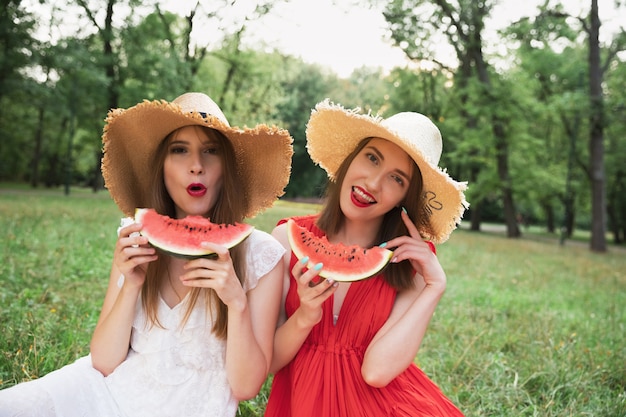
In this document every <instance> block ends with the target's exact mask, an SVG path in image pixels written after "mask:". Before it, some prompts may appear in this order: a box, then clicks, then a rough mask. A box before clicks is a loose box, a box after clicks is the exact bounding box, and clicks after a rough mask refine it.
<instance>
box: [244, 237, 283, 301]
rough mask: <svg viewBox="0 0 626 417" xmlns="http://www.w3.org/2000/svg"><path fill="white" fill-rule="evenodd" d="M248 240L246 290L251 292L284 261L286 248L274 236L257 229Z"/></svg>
mask: <svg viewBox="0 0 626 417" xmlns="http://www.w3.org/2000/svg"><path fill="white" fill-rule="evenodd" d="M247 240H248V251H247V255H246V259H247V262H246V281H245V283H244V290H246V291H249V290H251V289H253V288H254V287H256V286H257V284H258V282H259V280H260V279H261V278H262V277H263V276H264V275H266V274H267V273H268V272H270V271H271V270H272V269H273V268H274V267H275V266H276V264H277V263H278V262H280V261H281V260H282V257H283V255H284V254H285V248H284V247H283V245H281V244H280V243H279V242H278V241H277V240H276V239H274V237H273V236H272V235H270V234H269V233H266V232H264V231H261V230H258V229H255V230H254V231H253V232H252V234H251V235H250V236H249V237H248V239H247Z"/></svg>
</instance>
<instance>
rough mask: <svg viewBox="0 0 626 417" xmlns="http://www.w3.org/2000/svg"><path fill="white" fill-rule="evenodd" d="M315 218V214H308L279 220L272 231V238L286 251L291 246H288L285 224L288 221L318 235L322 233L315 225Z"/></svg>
mask: <svg viewBox="0 0 626 417" xmlns="http://www.w3.org/2000/svg"><path fill="white" fill-rule="evenodd" d="M317 217H318V215H317V214H309V215H306V216H294V217H287V218H284V219H280V220H279V221H278V223H277V224H276V227H275V228H274V230H273V231H272V236H274V237H275V238H276V239H277V240H278V241H279V242H280V243H281V244H282V245H283V246H284V247H285V248H286V249H289V248H290V247H291V245H290V244H289V238H288V236H287V222H288V221H289V220H293V221H295V223H296V224H297V225H298V226H300V227H303V228H305V229H306V230H309V231H312V232H313V233H315V234H316V235H320V234H322V232H321V231H320V230H319V229H318V228H317V226H316V225H315V222H316V221H317Z"/></svg>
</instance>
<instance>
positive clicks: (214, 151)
mask: <svg viewBox="0 0 626 417" xmlns="http://www.w3.org/2000/svg"><path fill="white" fill-rule="evenodd" d="M203 152H204V153H206V154H209V155H217V154H219V152H220V149H219V147H218V146H217V145H211V146H207V147H206V148H204V151H203Z"/></svg>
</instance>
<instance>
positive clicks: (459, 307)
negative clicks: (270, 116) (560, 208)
mask: <svg viewBox="0 0 626 417" xmlns="http://www.w3.org/2000/svg"><path fill="white" fill-rule="evenodd" d="M317 209H318V206H316V205H310V204H295V203H287V202H278V203H277V204H276V205H275V206H274V207H273V208H272V209H270V210H268V211H267V212H265V213H263V214H261V215H259V216H258V217H256V218H255V219H253V220H252V221H251V222H252V223H253V224H254V225H255V226H256V227H258V228H259V229H261V230H265V231H268V232H269V231H271V229H272V228H273V227H274V225H275V224H276V221H278V220H279V219H280V218H283V217H287V216H290V215H302V214H308V213H312V212H315V211H316V210H317ZM119 218H120V213H119V211H118V209H117V207H116V206H115V205H114V204H113V203H112V201H111V200H110V199H109V197H108V195H107V194H106V193H105V192H100V193H98V194H93V193H91V192H90V191H88V190H72V193H71V194H70V196H64V195H63V192H62V190H54V191H48V190H47V191H45V192H40V191H39V192H31V191H25V190H23V189H19V188H17V189H16V188H12V189H5V188H0V228H1V230H2V231H3V239H2V241H1V243H0V279H1V282H2V286H0V323H1V326H2V335H3V336H2V338H0V352H1V355H0V388H4V387H8V386H11V385H13V384H15V383H18V382H21V381H26V380H30V379H33V378H37V377H40V376H42V375H45V374H46V373H48V372H50V371H52V370H54V369H57V368H59V367H60V366H62V365H65V364H67V363H69V362H72V361H73V360H75V359H76V358H78V357H80V356H83V355H85V354H87V353H88V348H89V339H90V337H91V332H92V331H93V327H94V326H95V322H96V320H97V317H98V313H99V309H100V304H101V302H102V299H103V296H104V292H105V289H106V284H107V280H108V274H109V268H110V262H111V254H112V249H113V245H114V242H115V231H116V227H117V225H118V223H119ZM438 256H439V258H440V260H441V262H442V264H443V265H444V268H445V269H446V272H447V275H448V290H447V292H446V294H445V296H444V298H443V299H442V301H441V303H440V305H439V307H438V309H437V312H436V314H435V317H434V318H433V321H432V323H431V327H430V329H429V332H428V333H427V335H426V338H425V340H424V343H423V346H422V349H421V350H420V352H419V355H418V357H417V358H416V361H417V362H418V364H419V365H420V366H421V367H422V369H423V370H424V371H425V372H426V373H427V374H428V375H429V376H430V377H431V378H432V379H433V380H434V381H435V382H437V384H438V385H440V386H441V388H442V389H443V391H444V392H445V393H446V394H447V395H448V396H449V397H450V398H451V399H452V400H453V401H454V402H455V403H456V404H458V405H459V407H460V408H461V409H462V410H463V411H464V412H465V413H466V415H468V416H554V417H556V416H606V417H609V416H610V417H613V416H624V415H626V394H625V392H626V366H625V359H626V337H625V334H626V329H625V327H626V310H625V309H624V307H623V306H624V305H626V273H625V272H624V271H626V252H625V251H624V250H623V249H622V250H620V249H618V248H611V250H610V252H609V253H608V254H604V255H598V254H593V253H591V252H590V251H589V250H588V248H587V247H586V245H574V244H572V245H565V246H559V245H558V239H551V240H550V239H548V240H546V239H544V238H542V239H521V240H511V239H506V238H504V237H502V236H500V235H494V234H486V233H472V232H469V231H466V230H460V231H457V232H455V233H454V234H453V235H452V237H451V239H450V240H449V241H448V242H446V243H445V244H443V245H440V246H439V247H438ZM268 389H269V384H266V386H265V387H264V389H263V391H262V392H261V393H260V394H259V396H258V397H257V398H256V399H254V400H251V401H248V402H246V403H244V404H242V405H241V407H240V415H244V416H255V415H262V411H263V408H264V404H265V401H266V398H267V395H268Z"/></svg>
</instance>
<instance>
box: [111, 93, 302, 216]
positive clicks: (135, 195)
mask: <svg viewBox="0 0 626 417" xmlns="http://www.w3.org/2000/svg"><path fill="white" fill-rule="evenodd" d="M192 125H197V126H206V127H210V128H213V129H215V130H218V131H220V132H221V133H223V134H224V136H226V137H227V138H228V139H229V140H230V142H231V143H232V145H233V148H234V149H235V159H236V160H237V167H236V169H237V172H238V173H239V175H240V176H241V178H242V182H243V184H244V189H243V190H242V192H241V198H245V199H246V200H247V201H248V212H247V213H246V217H253V216H254V215H256V214H257V213H259V212H260V211H262V210H264V209H266V208H268V207H271V206H272V204H273V203H274V201H275V200H276V199H277V198H278V197H280V196H281V195H283V194H284V188H285V187H286V185H287V182H288V181H289V174H290V171H291V157H292V154H293V148H292V145H291V143H292V141H293V139H292V138H291V136H290V135H289V132H287V131H286V130H283V129H279V128H277V127H273V126H272V127H269V126H266V125H258V126H256V127H255V128H243V129H241V128H237V127H230V125H229V123H228V120H226V117H225V116H224V113H222V111H221V110H220V108H219V107H218V106H217V104H215V102H213V100H211V98H209V97H208V96H207V95H205V94H202V93H185V94H183V95H181V96H180V97H178V98H176V99H175V100H174V101H172V102H171V103H168V102H166V101H164V100H155V101H148V100H144V101H143V102H141V103H139V104H137V105H135V106H133V107H130V108H128V109H113V110H111V111H110V112H109V114H108V115H107V118H106V125H105V126H104V134H103V136H102V141H103V143H104V158H103V159H102V175H103V177H104V182H105V186H106V187H107V188H108V190H109V192H110V193H111V196H112V197H113V200H115V202H116V203H117V205H118V206H119V207H120V209H121V210H122V211H123V212H124V213H125V214H126V215H128V216H134V215H135V208H138V207H147V205H148V204H149V202H150V198H149V195H150V193H151V192H152V190H151V189H150V182H151V178H152V175H151V172H150V171H151V169H152V166H151V165H152V164H153V160H154V154H155V152H156V150H157V147H158V145H159V144H160V143H161V141H163V139H165V137H166V136H167V135H168V134H170V133H171V132H173V131H174V130H176V129H178V128H181V127H184V126H192Z"/></svg>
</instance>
